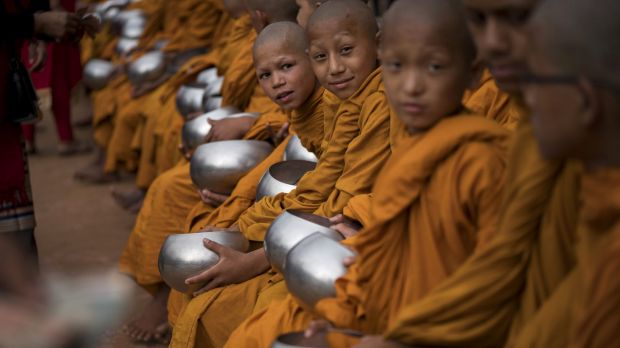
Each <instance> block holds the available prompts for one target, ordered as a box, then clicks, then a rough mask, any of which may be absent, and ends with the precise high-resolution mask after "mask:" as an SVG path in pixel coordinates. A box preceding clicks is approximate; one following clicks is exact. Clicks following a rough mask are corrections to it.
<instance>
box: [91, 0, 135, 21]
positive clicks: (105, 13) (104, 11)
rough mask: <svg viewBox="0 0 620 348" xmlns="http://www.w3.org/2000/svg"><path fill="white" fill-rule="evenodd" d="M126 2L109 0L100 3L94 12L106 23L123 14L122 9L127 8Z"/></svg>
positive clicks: (123, 0)
mask: <svg viewBox="0 0 620 348" xmlns="http://www.w3.org/2000/svg"><path fill="white" fill-rule="evenodd" d="M127 4H128V1H126V0H109V1H105V2H102V3H99V4H97V5H96V6H95V8H94V12H95V13H96V14H98V15H99V17H100V18H102V19H103V20H105V21H110V20H111V19H112V18H113V17H115V16H116V15H117V14H119V13H120V12H121V9H122V8H123V7H125V6H127Z"/></svg>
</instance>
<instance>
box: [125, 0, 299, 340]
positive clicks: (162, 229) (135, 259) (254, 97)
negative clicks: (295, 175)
mask: <svg viewBox="0 0 620 348" xmlns="http://www.w3.org/2000/svg"><path fill="white" fill-rule="evenodd" d="M270 4H275V5H277V6H275V7H274V10H273V11H271V12H269V16H270V17H269V18H268V19H267V20H270V21H283V20H292V19H294V17H295V15H296V13H297V11H296V10H297V8H296V5H295V4H294V2H293V1H292V0H281V1H274V2H270ZM248 39H249V40H252V41H253V39H254V34H252V35H250V36H249V37H245V38H244V40H248ZM250 43H251V42H250ZM250 48H251V46H250ZM237 53H238V54H239V58H238V60H233V63H232V65H231V66H230V67H229V69H228V70H227V74H226V75H225V77H224V78H225V81H226V80H233V81H235V83H238V82H239V81H241V80H243V79H241V77H243V76H241V75H239V74H241V73H243V72H245V71H246V70H247V69H246V67H245V65H242V63H245V62H247V61H250V62H251V57H248V56H247V55H244V51H243V50H242V51H239V52H237ZM235 62H238V63H239V65H235V64H236V63H235ZM249 71H250V72H252V71H253V68H252V69H251V70H249ZM254 76H255V75H254ZM230 84H231V85H234V83H230ZM255 84H256V82H255V80H252V83H251V85H255ZM224 93H226V90H224ZM235 93H238V91H235ZM247 99H249V100H248V103H249V105H248V106H247V109H246V111H247V112H258V113H260V116H259V117H258V118H257V119H254V118H252V124H251V128H250V129H249V130H248V129H244V130H243V132H238V131H234V132H229V133H228V134H232V135H228V138H221V137H220V138H212V139H211V141H218V140H228V139H239V138H244V139H255V140H270V136H271V133H275V132H273V131H272V130H271V129H272V127H274V128H275V127H281V125H282V124H284V123H285V121H286V115H285V114H284V112H283V111H282V110H281V109H280V107H279V106H278V105H277V104H275V103H273V102H272V101H270V100H269V99H268V98H267V96H266V95H265V94H264V92H262V91H259V90H258V89H257V88H252V90H251V93H250V95H249V96H248V95H243V96H239V100H238V102H240V103H244V102H245V100H247ZM238 107H239V108H240V107H241V105H238ZM174 116H177V115H176V114H175V115H174ZM178 117H180V116H178ZM227 126H229V125H228V124H224V125H220V126H219V128H220V129H225V128H226V127H227ZM213 128H216V126H215V125H214V127H213ZM175 150H176V149H175ZM199 200H200V197H199V195H198V194H197V193H196V188H195V186H194V185H193V183H192V181H191V178H190V175H189V161H187V160H186V159H182V160H181V161H180V162H179V163H178V164H177V165H176V166H175V167H174V168H171V169H170V170H168V171H166V172H165V173H163V174H162V175H160V176H159V177H158V178H157V180H156V181H155V182H154V183H153V185H152V186H151V188H150V189H149V192H148V193H147V196H146V199H145V204H144V206H143V208H142V209H141V211H140V214H139V215H138V219H137V221H136V224H135V226H134V229H133V231H132V233H131V235H130V237H129V240H128V242H127V245H126V248H125V250H124V251H123V254H122V256H121V260H120V266H119V268H120V270H121V272H123V273H126V274H129V275H130V276H131V277H133V278H134V279H135V280H136V281H137V282H138V284H139V285H140V286H142V287H143V288H145V289H146V290H147V291H149V292H150V293H151V294H153V295H154V299H153V301H152V302H151V303H149V305H148V306H147V308H145V310H144V313H143V315H141V316H140V318H138V319H137V320H135V321H134V322H132V323H130V324H129V325H128V326H127V328H126V331H127V332H128V333H129V335H130V336H132V337H135V338H138V339H140V340H142V337H143V336H145V335H148V337H151V334H150V333H152V332H154V331H159V330H157V328H158V327H159V326H160V325H161V324H162V323H165V322H166V316H167V314H166V299H167V297H168V292H169V291H170V289H169V288H168V287H167V286H166V285H165V284H164V283H163V282H162V280H161V277H160V275H159V271H158V269H157V257H158V255H159V249H160V248H161V245H162V243H163V241H164V240H165V239H166V237H167V236H169V235H171V234H175V233H182V232H183V226H184V224H183V222H184V220H185V218H186V216H187V214H188V213H189V211H190V209H191V208H192V207H193V206H194V205H195V204H196V203H197V202H198V201H199ZM209 208H210V209H211V210H212V209H214V207H212V206H210V207H209Z"/></svg>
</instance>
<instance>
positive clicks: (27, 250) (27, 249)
mask: <svg viewBox="0 0 620 348" xmlns="http://www.w3.org/2000/svg"><path fill="white" fill-rule="evenodd" d="M0 239H2V240H3V241H8V242H9V243H10V244H12V245H13V246H14V247H15V249H17V250H18V252H19V254H20V255H21V257H22V258H23V261H24V262H28V263H32V265H33V266H34V267H36V268H37V269H38V268H39V253H38V249H37V241H36V240H35V238H34V229H29V230H22V231H14V232H2V233H0Z"/></svg>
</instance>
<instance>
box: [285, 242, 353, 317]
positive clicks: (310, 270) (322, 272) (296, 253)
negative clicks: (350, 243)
mask: <svg viewBox="0 0 620 348" xmlns="http://www.w3.org/2000/svg"><path fill="white" fill-rule="evenodd" d="M354 255H355V254H354V253H353V251H352V250H351V249H349V248H347V247H345V246H344V245H342V244H340V243H339V242H337V241H335V240H333V239H331V238H329V237H327V236H325V235H323V234H321V233H314V234H312V235H310V236H308V237H306V238H304V239H303V240H302V241H301V242H299V243H297V245H296V246H294V247H293V249H291V251H290V252H289V253H288V255H286V263H285V269H284V279H285V280H286V287H287V288H288V290H289V292H290V293H291V294H292V295H293V296H294V297H295V298H296V299H297V300H298V301H299V302H300V303H301V304H302V305H304V306H305V307H306V308H308V309H313V308H314V305H315V304H316V303H317V302H318V301H319V300H321V299H324V298H328V297H334V296H336V288H335V286H334V283H335V282H336V279H338V278H339V277H341V276H343V275H344V274H345V273H346V272H347V269H346V267H345V266H344V265H343V264H342V262H343V261H344V259H345V258H347V257H351V256H354Z"/></svg>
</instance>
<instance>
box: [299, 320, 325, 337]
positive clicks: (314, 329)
mask: <svg viewBox="0 0 620 348" xmlns="http://www.w3.org/2000/svg"><path fill="white" fill-rule="evenodd" d="M328 326H329V324H328V323H327V322H326V321H325V320H315V321H313V322H311V323H310V325H309V326H308V328H307V329H306V331H304V337H306V338H310V337H312V336H314V335H316V334H317V333H319V332H322V331H324V330H325V329H327V327H328Z"/></svg>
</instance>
